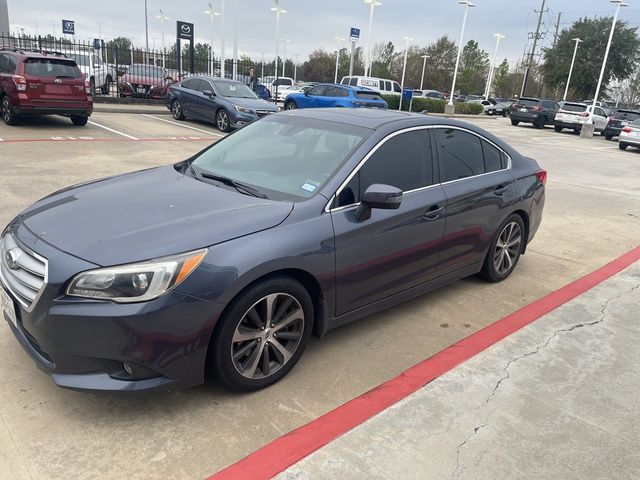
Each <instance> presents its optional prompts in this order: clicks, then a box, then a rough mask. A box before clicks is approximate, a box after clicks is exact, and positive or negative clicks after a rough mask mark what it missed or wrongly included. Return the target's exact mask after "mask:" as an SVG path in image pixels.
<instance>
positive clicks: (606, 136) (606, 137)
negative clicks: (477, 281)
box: [604, 133, 613, 140]
mask: <svg viewBox="0 0 640 480" xmlns="http://www.w3.org/2000/svg"><path fill="white" fill-rule="evenodd" d="M604 138H605V140H613V135H611V134H610V133H605V134H604Z"/></svg>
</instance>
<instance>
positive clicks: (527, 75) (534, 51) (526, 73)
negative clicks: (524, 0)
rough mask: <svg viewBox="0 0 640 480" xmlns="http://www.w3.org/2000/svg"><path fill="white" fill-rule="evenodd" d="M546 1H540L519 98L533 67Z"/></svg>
mask: <svg viewBox="0 0 640 480" xmlns="http://www.w3.org/2000/svg"><path fill="white" fill-rule="evenodd" d="M545 2H546V0H542V8H541V9H540V12H539V13H540V15H538V26H537V27H536V33H535V34H534V36H533V46H532V47H531V53H530V54H529V64H528V66H527V70H526V71H525V74H524V80H523V82H522V90H520V96H521V97H524V94H525V92H526V90H527V82H528V81H529V70H530V69H531V67H532V66H533V57H534V55H535V54H536V46H537V45H538V37H539V36H540V25H541V24H542V15H543V14H544V5H545Z"/></svg>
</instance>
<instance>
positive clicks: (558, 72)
mask: <svg viewBox="0 0 640 480" xmlns="http://www.w3.org/2000/svg"><path fill="white" fill-rule="evenodd" d="M612 21H613V19H612V18H611V17H601V18H593V19H592V18H583V19H580V20H578V21H576V22H575V23H574V24H573V25H572V26H571V27H570V28H568V29H565V30H563V31H562V32H561V33H560V35H559V36H558V41H557V42H556V45H555V47H552V48H544V49H543V55H544V61H543V65H542V74H543V75H544V80H545V83H546V85H547V86H549V87H551V88H557V89H560V88H564V87H565V85H566V81H567V77H568V76H569V68H570V66H571V58H572V57H573V51H574V47H575V42H574V41H573V40H572V39H573V38H576V37H577V38H580V39H582V40H583V43H581V44H580V46H579V47H578V53H577V56H576V61H575V66H574V70H573V75H572V77H571V87H570V91H571V97H572V98H574V99H576V100H582V99H585V98H592V97H593V96H594V95H595V90H596V86H597V83H598V77H599V76H600V69H601V67H602V60H603V55H604V51H605V48H606V45H607V41H608V39H609V32H610V29H611V22H612ZM636 30H637V29H636V28H633V27H630V26H629V25H628V24H627V23H626V22H624V21H619V22H618V24H617V25H616V30H615V33H614V35H613V41H612V44H611V51H610V53H609V59H608V61H607V68H606V69H605V72H604V77H603V79H602V92H603V93H605V92H606V90H607V88H608V86H609V84H610V83H611V81H612V80H613V79H618V80H624V79H627V78H629V77H630V76H631V74H632V73H633V71H634V69H635V66H636V63H637V61H638V59H639V58H640V40H639V39H638V35H637V33H636Z"/></svg>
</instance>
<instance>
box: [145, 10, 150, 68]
mask: <svg viewBox="0 0 640 480" xmlns="http://www.w3.org/2000/svg"><path fill="white" fill-rule="evenodd" d="M144 38H145V48H146V49H147V53H149V16H148V15H147V0H144ZM145 63H147V62H146V59H145Z"/></svg>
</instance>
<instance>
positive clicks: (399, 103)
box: [398, 37, 413, 110]
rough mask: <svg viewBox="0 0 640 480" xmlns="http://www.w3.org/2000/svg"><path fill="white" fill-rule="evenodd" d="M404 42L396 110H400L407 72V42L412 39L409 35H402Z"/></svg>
mask: <svg viewBox="0 0 640 480" xmlns="http://www.w3.org/2000/svg"><path fill="white" fill-rule="evenodd" d="M404 40H405V42H406V45H405V48H404V64H403V65H402V81H401V82H400V101H399V102H398V110H402V94H403V93H404V75H405V73H406V72H407V55H408V54H409V42H411V40H413V39H412V38H409V37H404Z"/></svg>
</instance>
